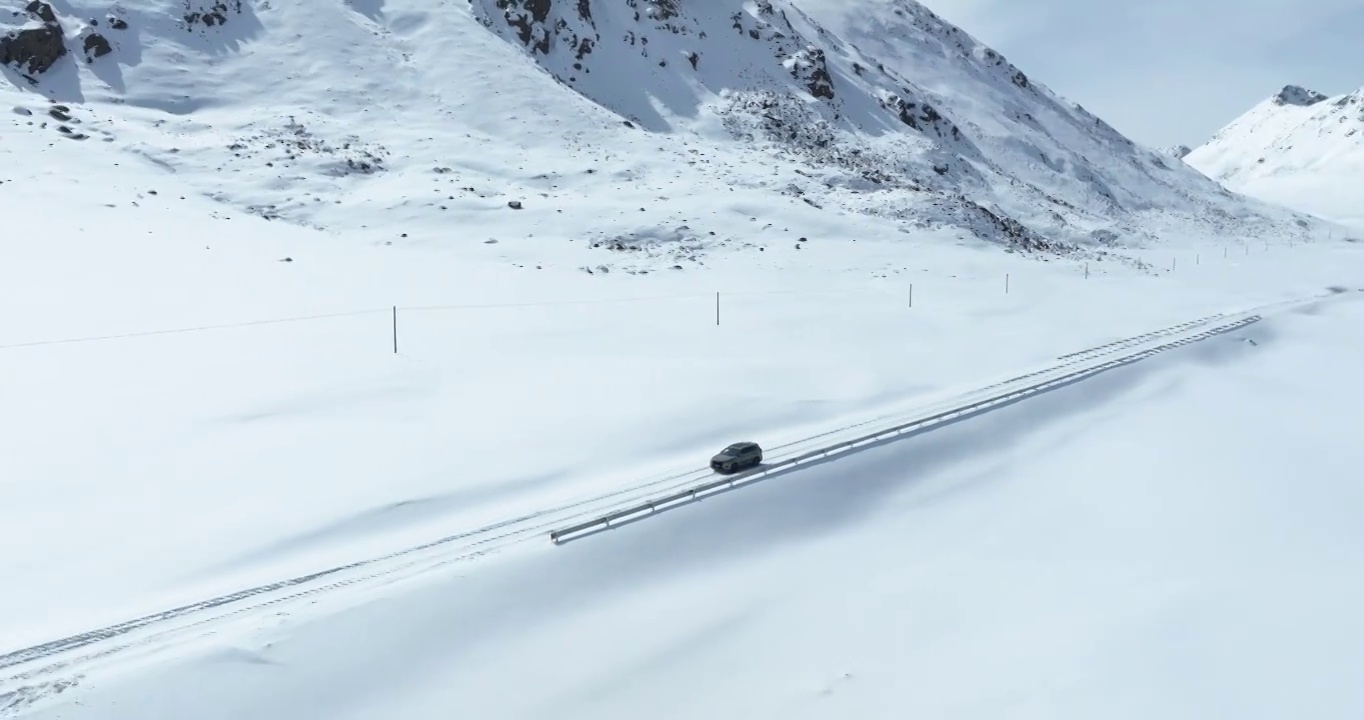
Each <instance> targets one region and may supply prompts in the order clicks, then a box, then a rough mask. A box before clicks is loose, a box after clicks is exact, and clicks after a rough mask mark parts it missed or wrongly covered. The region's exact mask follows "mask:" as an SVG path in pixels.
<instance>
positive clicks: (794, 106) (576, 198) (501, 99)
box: [4, 0, 1306, 269]
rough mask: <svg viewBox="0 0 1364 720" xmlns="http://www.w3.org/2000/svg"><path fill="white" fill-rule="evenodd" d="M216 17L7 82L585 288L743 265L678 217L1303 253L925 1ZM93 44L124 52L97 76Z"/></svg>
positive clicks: (114, 129) (354, 230)
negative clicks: (1275, 242) (590, 277)
mask: <svg viewBox="0 0 1364 720" xmlns="http://www.w3.org/2000/svg"><path fill="white" fill-rule="evenodd" d="M218 4H219V5H221V6H222V9H221V11H217V10H213V9H212V8H213V7H215V5H214V4H213V3H209V2H208V1H207V0H136V1H130V2H124V3H121V4H120V5H119V6H118V8H117V10H116V11H115V12H114V13H113V15H114V16H116V17H117V19H118V20H119V22H120V23H121V24H122V25H126V27H124V28H123V29H115V28H114V27H113V26H112V25H111V21H110V20H109V19H108V18H107V17H105V16H106V15H109V14H110V8H109V7H108V6H107V4H106V3H103V2H101V1H99V0H73V1H72V2H68V3H62V4H59V5H60V7H59V8H58V10H59V12H55V13H54V16H55V19H56V25H55V26H54V27H56V28H57V29H58V30H60V31H61V34H64V36H65V37H66V40H65V42H66V45H67V46H68V47H71V48H75V49H74V50H72V51H70V52H68V53H67V54H66V55H65V56H63V57H61V58H60V59H58V60H56V61H55V63H54V64H53V65H52V66H51V68H50V69H47V70H46V72H44V73H42V74H36V75H30V74H27V73H26V72H25V68H26V66H23V67H17V66H6V69H5V71H4V72H5V74H6V77H8V78H9V79H10V81H11V83H12V84H13V89H14V90H15V91H16V92H20V91H21V92H23V93H24V94H23V95H21V96H17V97H15V98H13V99H12V100H11V102H12V104H16V105H21V106H23V107H25V108H27V109H29V110H32V111H36V112H38V113H40V114H41V113H42V112H44V111H45V109H46V108H44V107H42V105H43V103H42V102H41V98H42V97H44V96H45V97H48V98H51V99H53V100H56V101H58V102H60V103H64V104H67V105H72V106H73V107H74V108H75V110H73V112H74V113H75V117H76V119H78V120H80V121H81V122H82V124H81V125H80V126H79V128H78V129H77V130H73V131H72V132H73V133H76V134H86V135H89V136H90V138H91V139H92V140H95V141H106V140H107V141H108V142H111V143H113V144H114V145H115V146H117V147H122V148H125V149H127V150H129V151H131V152H133V153H135V154H137V155H138V156H140V157H141V158H143V161H144V162H149V163H153V164H155V165H157V166H158V167H160V168H161V169H162V170H163V171H165V172H167V173H175V174H177V175H179V176H181V177H184V178H186V181H187V182H190V183H192V185H193V187H194V188H195V190H196V191H197V192H199V193H201V194H205V195H207V196H209V197H212V198H214V199H217V200H220V201H222V202H224V203H228V204H230V205H232V206H234V207H237V208H246V209H249V210H250V211H251V212H254V213H256V214H259V215H261V216H264V217H270V218H278V219H282V220H287V221H290V222H294V223H298V224H302V225H305V226H309V227H314V228H320V229H325V230H328V231H331V232H337V233H341V232H344V233H345V234H346V235H347V236H348V237H352V238H363V239H365V240H369V241H379V242H390V241H391V242H398V243H401V242H403V241H406V242H408V243H431V242H438V243H456V244H460V245H463V246H470V245H474V244H476V243H481V242H483V241H485V240H488V239H497V240H499V241H504V242H514V243H518V244H523V243H524V242H525V241H526V240H527V239H526V238H511V237H503V236H502V235H501V234H499V229H500V228H501V227H502V226H503V225H504V224H505V223H507V222H508V219H507V218H508V216H509V215H510V214H511V213H512V210H511V209H510V208H509V207H508V203H510V202H520V203H522V205H521V207H522V208H523V209H522V210H521V211H520V212H521V213H522V214H524V215H528V216H530V219H532V220H533V221H534V222H533V223H531V225H532V226H533V227H535V228H536V231H535V236H536V237H535V239H534V241H533V242H534V245H535V246H541V245H543V244H545V243H554V244H563V243H569V242H576V243H578V245H577V246H576V247H579V248H582V249H583V251H582V252H580V253H576V254H577V255H578V256H579V257H580V258H581V261H580V262H579V263H578V264H579V265H580V266H581V265H587V266H592V267H595V266H596V265H599V264H602V263H603V262H606V260H607V259H609V258H610V257H611V256H613V253H612V252H611V251H610V250H606V251H605V252H596V253H589V252H587V250H588V249H592V248H591V246H596V247H595V249H598V250H605V249H608V248H614V247H620V248H622V250H619V251H616V252H615V253H614V255H615V256H616V257H620V256H627V257H631V258H638V257H639V256H640V255H644V256H646V257H644V258H643V259H642V260H634V262H639V263H643V264H645V265H647V266H649V267H652V268H654V269H665V268H669V267H671V266H672V265H675V264H681V265H682V266H684V267H686V266H687V265H688V264H690V263H691V262H693V258H700V257H701V256H704V255H706V254H708V253H709V252H711V251H712V250H713V249H715V248H718V247H734V246H743V245H745V244H746V243H748V242H751V240H752V236H750V235H734V234H729V235H721V234H719V232H718V230H717V229H716V227H715V223H714V222H713V220H714V218H713V217H712V216H711V214H710V213H707V214H705V215H701V216H697V215H694V214H687V213H683V212H680V210H679V208H678V207H677V205H676V203H677V200H678V198H679V197H681V196H683V195H687V196H691V197H695V198H697V199H698V200H700V197H699V196H700V195H701V194H704V195H706V196H707V199H705V200H704V201H702V202H701V203H700V204H701V206H704V207H709V208H711V212H713V213H715V214H716V215H719V216H721V218H724V217H725V216H728V217H730V218H736V219H737V218H739V217H742V219H744V220H747V219H748V218H749V217H752V212H751V208H752V207H753V206H755V205H756V204H757V203H759V202H761V203H768V202H776V203H777V204H776V205H775V206H774V207H776V208H780V214H781V216H782V218H783V220H784V222H782V223H781V224H782V225H784V226H795V227H796V228H797V229H794V230H792V232H793V233H794V234H795V235H796V236H797V237H800V236H809V235H810V233H812V232H815V231H816V228H817V226H818V225H819V224H820V223H830V222H834V223H837V224H838V226H839V228H840V232H841V233H842V234H844V235H850V236H855V235H857V234H859V233H862V232H865V231H864V230H863V229H862V228H863V227H868V226H870V227H876V226H882V227H884V226H895V227H899V228H902V229H905V230H906V231H913V230H915V229H934V228H954V229H955V228H961V229H965V230H967V231H968V232H971V233H973V234H975V235H977V236H979V237H982V238H985V239H987V240H990V241H995V242H1002V243H1008V244H1011V245H1020V246H1024V247H1052V246H1058V245H1064V244H1065V243H1070V242H1086V243H1093V242H1096V241H1097V242H1101V243H1112V242H1125V243H1127V244H1134V245H1141V244H1147V243H1152V242H1162V241H1168V240H1170V238H1171V237H1172V236H1175V235H1189V234H1199V235H1216V236H1222V237H1239V236H1243V235H1248V234H1256V233H1260V232H1262V230H1263V228H1264V226H1265V224H1269V225H1271V226H1274V227H1276V228H1277V227H1279V226H1281V225H1282V226H1286V227H1288V228H1290V229H1291V228H1293V227H1294V226H1292V225H1290V223H1292V222H1293V221H1294V220H1295V218H1294V216H1292V215H1291V214H1289V213H1286V212H1285V211H1281V210H1277V209H1273V208H1270V207H1267V206H1264V205H1261V204H1258V203H1255V202H1252V201H1247V200H1245V199H1243V198H1239V197H1235V196H1231V195H1228V194H1227V193H1226V192H1225V191H1224V190H1222V189H1221V188H1220V187H1219V186H1217V185H1216V184H1215V183H1212V182H1209V181H1207V180H1206V179H1205V178H1203V177H1202V176H1201V175H1199V174H1198V173H1196V172H1190V171H1189V170H1188V169H1187V168H1185V167H1184V166H1183V165H1180V164H1178V163H1171V162H1169V161H1168V159H1166V158H1162V157H1160V156H1158V155H1156V154H1154V153H1152V152H1150V151H1148V150H1146V149H1144V148H1141V147H1138V146H1136V145H1134V144H1133V143H1131V142H1130V141H1129V140H1127V139H1126V138H1124V137H1122V136H1121V135H1119V134H1118V133H1116V132H1115V131H1114V130H1112V129H1111V128H1110V127H1109V126H1108V125H1107V124H1105V123H1104V122H1103V121H1101V120H1099V119H1098V118H1095V117H1094V116H1092V115H1090V114H1089V113H1087V112H1085V111H1083V110H1082V109H1080V108H1078V107H1076V106H1074V105H1072V104H1071V103H1069V102H1067V101H1064V100H1062V99H1060V98H1058V97H1057V96H1055V95H1054V94H1053V93H1051V92H1050V91H1049V90H1047V89H1046V88H1045V87H1044V86H1042V85H1040V84H1038V83H1037V82H1035V81H1034V80H1032V79H1030V78H1027V77H1026V75H1025V74H1023V72H1022V71H1020V70H1019V69H1017V68H1015V67H1013V66H1012V65H1010V64H1009V63H1008V62H1007V61H1006V60H1005V59H1004V58H1002V57H1000V56H999V55H998V54H997V53H995V52H994V51H992V50H990V49H989V48H987V47H984V46H983V45H981V44H979V43H978V42H976V41H975V40H974V39H972V38H971V37H969V35H967V34H966V33H964V32H962V31H960V30H959V29H957V28H955V27H953V26H951V25H948V24H946V23H945V22H943V21H942V20H940V19H939V18H937V17H936V16H934V15H933V14H932V13H931V12H929V11H928V10H927V9H925V8H923V7H922V6H920V5H917V4H915V3H912V2H909V1H908V0H894V1H893V2H891V1H890V0H884V1H882V2H879V3H877V4H876V5H875V6H874V8H873V10H872V12H861V11H858V12H852V11H851V10H850V9H849V6H847V5H846V4H844V3H821V2H813V1H811V0H806V1H805V2H802V3H794V4H793V3H792V2H789V1H788V0H781V1H780V2H775V3H772V2H766V1H765V2H762V3H745V2H739V1H738V0H725V2H721V3H707V4H694V3H673V4H669V3H664V4H662V5H660V4H657V3H648V2H636V1H635V0H629V1H628V2H622V3H618V4H594V3H590V2H586V3H572V2H566V1H565V0H553V1H551V0H544V2H539V1H538V0H537V2H532V3H527V2H523V1H522V0H516V1H515V2H494V1H493V0H479V1H478V2H474V3H465V2H455V1H454V0H443V1H441V2H436V3H416V2H412V0H390V1H389V2H384V3H375V2H373V1H372V0H366V1H365V2H355V3H349V4H348V3H345V2H342V1H341V0H303V1H301V2H295V3H264V2H259V3H253V2H237V1H234V2H227V3H218ZM859 7H860V6H859ZM580 8H582V9H581V10H580ZM666 8H673V10H666ZM19 16H20V17H19V20H21V21H22V22H23V23H26V24H27V25H25V26H26V27H27V26H31V25H32V24H34V23H39V22H40V18H39V17H38V16H37V15H32V14H29V15H25V14H23V13H19ZM101 18H104V20H103V23H102V24H92V22H91V21H94V23H99V21H100V19H101ZM217 18H221V20H218V19H217ZM95 35H98V36H99V37H101V38H104V41H105V42H106V43H108V45H109V48H110V51H109V53H108V54H106V55H103V56H100V57H96V58H93V59H90V60H89V61H88V62H87V58H89V57H91V55H89V54H87V53H85V52H84V50H83V49H82V48H83V47H84V44H85V43H86V40H84V39H83V38H89V37H92V36H95ZM892 38H905V39H906V41H905V42H892V40H891V39H892ZM579 56H581V57H579ZM691 58H695V63H694V64H693V62H692V61H691ZM578 68H581V70H579V69H578ZM27 77H32V79H33V83H35V84H32V85H31V84H30V82H29V80H28V79H26V78H27ZM625 123H629V127H627V126H626V124H625ZM63 124H65V125H67V126H68V127H72V126H71V124H70V123H63V122H61V121H55V122H49V123H48V129H59V128H60V126H62V125H63ZM625 130H629V132H625ZM45 137H46V138H50V137H57V135H52V134H43V135H35V136H34V139H33V140H32V142H38V143H40V142H42V140H39V139H38V138H45ZM848 216H851V217H852V218H853V220H848V219H845V218H847V217H848ZM854 221H855V222H854ZM517 222H518V223H521V222H522V221H521V220H518V221H517ZM761 222H762V223H763V224H766V223H769V222H771V223H775V222H776V218H775V217H767V218H762V220H761ZM454 225H457V226H458V230H457V231H454V230H452V226H454ZM854 228H856V229H854ZM712 232H715V233H717V234H716V235H711V234H710V233H712ZM1273 232H1276V233H1277V232H1280V230H1278V229H1276V230H1274V231H1273ZM1304 232H1306V231H1304ZM634 248H638V249H637V250H636V249H634ZM517 256H518V258H520V259H521V260H523V261H524V262H528V263H532V264H535V263H539V262H543V261H544V260H545V259H546V258H548V257H549V255H548V254H546V253H544V252H542V251H539V250H538V249H536V248H524V249H523V250H522V251H520V252H517ZM603 256H606V257H603ZM654 256H657V257H654ZM599 258H600V259H599ZM608 264H609V263H608Z"/></svg>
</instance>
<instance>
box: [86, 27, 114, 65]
mask: <svg viewBox="0 0 1364 720" xmlns="http://www.w3.org/2000/svg"><path fill="white" fill-rule="evenodd" d="M84 46H85V61H86V62H94V61H95V59H96V58H102V57H104V56H105V55H108V54H109V53H111V52H113V51H114V48H113V46H111V45H110V44H109V41H108V40H107V39H105V37H104V36H103V35H100V34H99V33H90V34H89V35H86V36H85V43H84Z"/></svg>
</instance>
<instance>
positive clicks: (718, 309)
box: [715, 290, 720, 327]
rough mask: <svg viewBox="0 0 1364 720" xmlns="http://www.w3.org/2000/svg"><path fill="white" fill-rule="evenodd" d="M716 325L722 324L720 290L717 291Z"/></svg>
mask: <svg viewBox="0 0 1364 720" xmlns="http://www.w3.org/2000/svg"><path fill="white" fill-rule="evenodd" d="M715 326H716V327H719V326H720V291H718V290H717V291H716V292H715Z"/></svg>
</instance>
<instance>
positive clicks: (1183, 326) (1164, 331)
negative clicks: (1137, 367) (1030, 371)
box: [1056, 313, 1225, 360]
mask: <svg viewBox="0 0 1364 720" xmlns="http://www.w3.org/2000/svg"><path fill="white" fill-rule="evenodd" d="M1220 317H1225V315H1223V314H1222V313H1216V314H1214V315H1209V316H1207V317H1204V318H1199V319H1197V320H1190V321H1189V322H1185V323H1180V324H1178V325H1171V326H1170V327H1167V328H1161V329H1160V330H1152V331H1151V332H1148V333H1143V334H1141V335H1136V336H1133V337H1129V338H1123V339H1121V340H1114V341H1113V342H1111V343H1105V344H1103V345H1098V346H1095V347H1092V348H1090V349H1088V350H1081V351H1079V352H1073V353H1066V354H1065V355H1058V356H1056V359H1057V360H1066V359H1069V358H1073V357H1080V356H1081V355H1089V354H1090V353H1096V352H1098V351H1100V350H1108V349H1110V348H1117V347H1122V346H1124V345H1136V344H1137V343H1140V342H1143V341H1146V340H1151V339H1153V338H1157V337H1160V336H1161V335H1169V334H1171V333H1175V332H1179V331H1180V330H1187V329H1189V328H1192V327H1194V326H1197V325H1202V324H1204V323H1209V322H1212V321H1213V320H1216V319H1217V318H1220Z"/></svg>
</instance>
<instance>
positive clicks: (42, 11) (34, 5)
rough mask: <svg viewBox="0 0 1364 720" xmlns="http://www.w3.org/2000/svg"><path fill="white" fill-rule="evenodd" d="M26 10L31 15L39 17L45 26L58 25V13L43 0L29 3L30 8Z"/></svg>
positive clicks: (34, 0)
mask: <svg viewBox="0 0 1364 720" xmlns="http://www.w3.org/2000/svg"><path fill="white" fill-rule="evenodd" d="M24 9H25V10H27V11H28V12H29V14H30V15H34V16H37V18H38V19H39V20H42V21H43V23H44V24H47V25H56V24H57V13H56V12H54V11H53V10H52V6H51V5H48V4H47V3H45V2H43V1H42V0H33V2H31V3H29V4H28V7H26V8H24Z"/></svg>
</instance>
